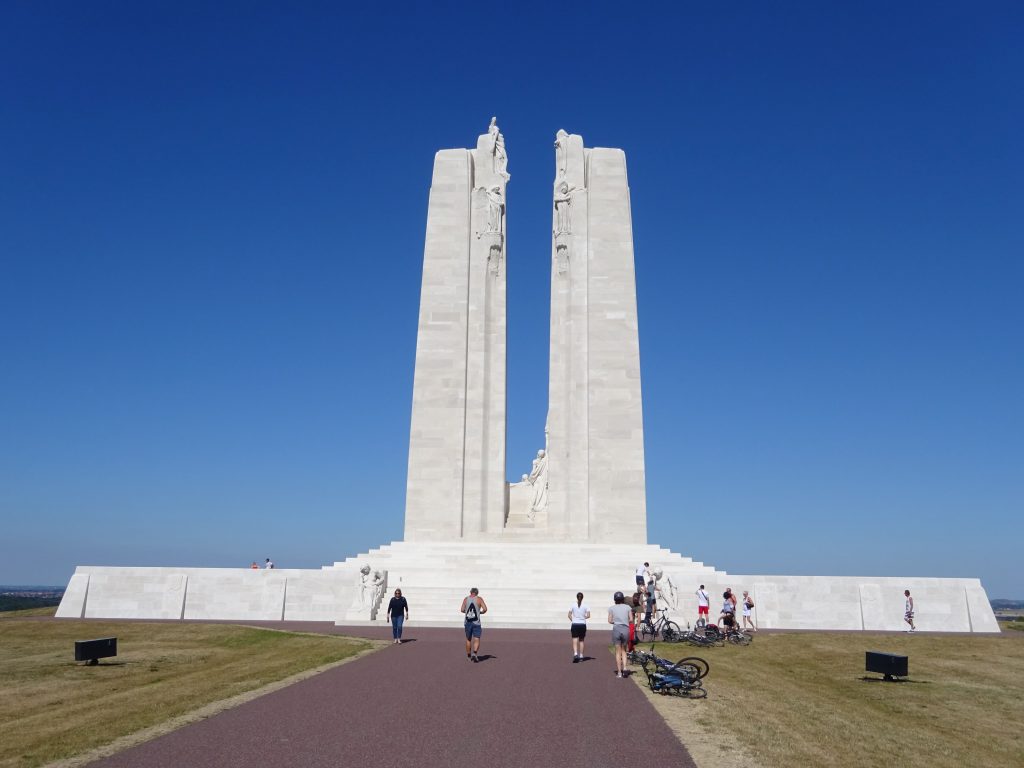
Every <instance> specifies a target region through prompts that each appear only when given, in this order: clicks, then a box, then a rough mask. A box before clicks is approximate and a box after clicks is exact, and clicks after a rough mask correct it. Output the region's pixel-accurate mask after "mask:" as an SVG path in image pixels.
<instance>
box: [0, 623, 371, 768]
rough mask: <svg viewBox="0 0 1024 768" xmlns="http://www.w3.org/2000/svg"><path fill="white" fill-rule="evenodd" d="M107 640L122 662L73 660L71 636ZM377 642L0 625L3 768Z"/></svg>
mask: <svg viewBox="0 0 1024 768" xmlns="http://www.w3.org/2000/svg"><path fill="white" fill-rule="evenodd" d="M110 636H116V637H117V643H118V655H117V657H115V658H111V659H102V660H101V661H100V664H99V666H93V667H86V666H84V665H82V664H78V663H75V662H74V661H73V659H74V641H75V640H89V639H93V638H98V637H110ZM374 645H375V643H373V642H372V641H367V640H358V639H353V638H343V637H337V636H329V635H312V634H300V633H293V632H280V631H276V630H269V629H257V628H253V627H242V626H237V625H223V624H222V625H216V624H169V623H168V624H147V623H142V622H130V623H118V622H94V621H89V622H79V621H68V620H54V621H47V620H45V619H44V620H32V619H28V620H24V621H18V620H4V621H0V690H3V693H4V695H3V696H2V697H0V767H2V768H8V767H9V766H18V767H19V768H27V767H29V766H39V765H43V764H45V763H48V762H52V761H54V760H59V759H64V758H68V757H71V756H73V755H76V754H80V753H82V752H85V751H87V750H91V749H94V748H97V747H100V746H102V745H104V744H109V743H110V742H113V741H114V740H115V739H118V738H120V737H123V736H126V735H128V734H132V733H136V732H138V731H142V730H144V729H147V728H152V727H154V726H157V725H159V724H161V723H164V722H166V721H168V720H171V719H173V718H177V717H181V716H183V715H186V714H187V713H189V712H192V711H194V710H197V709H200V708H201V707H204V706H205V705H208V704H210V703H211V702H216V701H220V700H223V699H229V698H231V697H234V696H237V695H239V694H245V693H247V692H251V691H255V690H257V689H260V688H263V687H264V686H267V685H269V684H271V683H273V682H275V681H279V680H282V679H284V678H288V677H290V676H292V675H296V674H298V673H301V672H303V671H305V670H310V669H313V668H317V667H321V666H325V665H328V664H332V663H336V662H339V661H342V660H344V659H346V658H349V657H352V656H354V655H356V654H358V653H360V652H362V651H365V650H368V649H370V648H371V647H373V646H374Z"/></svg>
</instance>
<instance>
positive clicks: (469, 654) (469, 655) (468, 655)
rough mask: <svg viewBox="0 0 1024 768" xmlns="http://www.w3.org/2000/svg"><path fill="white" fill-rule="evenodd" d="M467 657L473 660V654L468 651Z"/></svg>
mask: <svg viewBox="0 0 1024 768" xmlns="http://www.w3.org/2000/svg"><path fill="white" fill-rule="evenodd" d="M466 658H467V659H469V660H470V661H472V660H473V654H471V653H467V654H466Z"/></svg>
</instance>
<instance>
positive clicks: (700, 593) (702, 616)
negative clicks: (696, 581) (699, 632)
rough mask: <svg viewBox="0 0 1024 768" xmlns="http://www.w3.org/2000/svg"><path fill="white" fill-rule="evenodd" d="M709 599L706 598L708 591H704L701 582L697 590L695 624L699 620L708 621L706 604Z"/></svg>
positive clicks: (699, 622)
mask: <svg viewBox="0 0 1024 768" xmlns="http://www.w3.org/2000/svg"><path fill="white" fill-rule="evenodd" d="M710 604H711V601H710V600H709V599H708V593H707V592H705V591H704V585H703V584H701V585H700V588H699V589H698V590H697V624H698V625H700V624H701V622H703V623H704V624H707V623H708V606H709V605H710Z"/></svg>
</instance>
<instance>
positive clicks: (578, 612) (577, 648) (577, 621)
mask: <svg viewBox="0 0 1024 768" xmlns="http://www.w3.org/2000/svg"><path fill="white" fill-rule="evenodd" d="M589 618H590V608H588V607H587V606H585V605H584V604H583V593H582V592H577V593H576V605H573V606H570V607H569V621H571V622H572V624H570V625H569V635H570V637H572V663H573V664H579V663H580V662H581V661H583V641H584V640H586V638H587V619H589Z"/></svg>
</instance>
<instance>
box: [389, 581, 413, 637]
mask: <svg viewBox="0 0 1024 768" xmlns="http://www.w3.org/2000/svg"><path fill="white" fill-rule="evenodd" d="M408 619H409V601H408V600H406V599H405V598H404V597H402V590H400V589H396V590H395V596H394V597H392V598H391V600H390V601H389V602H388V621H390V622H391V637H392V638H393V639H394V642H395V644H396V645H400V644H401V642H402V625H403V624H404V623H405V622H406V621H407V620H408Z"/></svg>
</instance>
